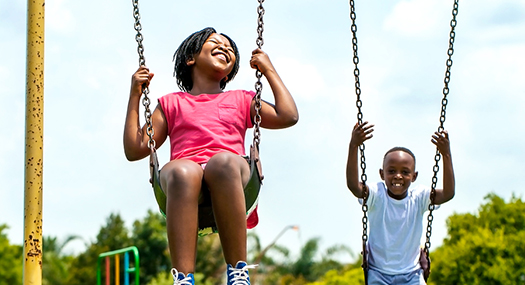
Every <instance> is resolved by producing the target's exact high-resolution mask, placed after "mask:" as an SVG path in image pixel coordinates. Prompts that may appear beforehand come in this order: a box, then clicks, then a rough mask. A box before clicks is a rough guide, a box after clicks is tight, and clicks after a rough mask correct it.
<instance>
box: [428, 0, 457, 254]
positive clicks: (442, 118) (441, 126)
mask: <svg viewBox="0 0 525 285" xmlns="http://www.w3.org/2000/svg"><path fill="white" fill-rule="evenodd" d="M458 2H459V0H454V8H453V9H452V20H451V21H450V38H449V41H448V50H447V55H448V59H447V61H446V65H447V69H446V71H445V79H444V83H445V86H444V87H443V99H442V100H441V116H440V117H439V127H438V132H442V131H443V130H444V123H445V119H446V117H445V116H446V113H447V103H448V99H447V96H448V94H449V88H448V84H449V83H450V70H451V68H452V55H453V54H454V40H455V38H456V32H455V28H456V25H457V20H456V16H457V15H458ZM440 159H441V154H440V153H439V150H436V155H435V156H434V161H435V165H434V167H433V171H434V175H433V177H432V187H431V189H430V205H428V211H429V213H428V216H427V222H428V223H427V232H426V242H425V249H424V250H425V252H426V253H427V255H428V253H429V250H430V236H431V235H432V221H433V220H434V216H433V215H432V212H433V211H434V209H435V205H434V199H435V197H436V186H437V181H438V178H437V175H438V172H439V161H440Z"/></svg>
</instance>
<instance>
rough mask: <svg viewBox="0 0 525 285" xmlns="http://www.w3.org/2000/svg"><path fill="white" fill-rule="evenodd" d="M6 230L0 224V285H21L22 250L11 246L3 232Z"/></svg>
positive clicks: (16, 246)
mask: <svg viewBox="0 0 525 285" xmlns="http://www.w3.org/2000/svg"><path fill="white" fill-rule="evenodd" d="M7 228H8V226H7V225H5V224H0V285H18V284H22V255H23V248H22V246H19V245H11V244H10V243H9V240H8V239H7V235H6V234H5V233H4V230H6V229H7Z"/></svg>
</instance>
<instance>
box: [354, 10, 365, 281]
mask: <svg viewBox="0 0 525 285" xmlns="http://www.w3.org/2000/svg"><path fill="white" fill-rule="evenodd" d="M350 19H352V26H351V30H352V47H353V51H354V55H353V61H354V66H355V67H354V78H355V94H356V96H357V100H356V106H357V121H358V123H359V124H360V125H361V124H362V123H363V112H362V111H361V107H362V106H363V102H362V101H361V83H360V81H359V68H358V67H357V64H358V63H359V56H358V55H357V25H356V23H355V19H356V14H355V7H354V1H353V0H350ZM359 152H360V157H361V163H360V165H361V184H362V186H363V205H362V206H361V209H362V210H363V219H362V222H363V235H362V240H363V251H362V253H361V254H362V255H363V264H362V265H361V266H362V267H363V269H364V270H365V272H366V270H367V269H368V259H367V249H366V243H367V241H368V216H367V212H368V205H367V204H366V202H367V200H368V187H367V186H366V178H367V177H366V173H365V170H366V159H365V144H364V143H362V144H361V145H360V146H359ZM365 279H366V273H365ZM365 282H366V280H365Z"/></svg>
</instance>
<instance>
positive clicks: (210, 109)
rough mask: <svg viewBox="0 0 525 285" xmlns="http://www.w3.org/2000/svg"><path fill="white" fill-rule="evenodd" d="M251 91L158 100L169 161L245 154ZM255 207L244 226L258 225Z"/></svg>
mask: <svg viewBox="0 0 525 285" xmlns="http://www.w3.org/2000/svg"><path fill="white" fill-rule="evenodd" d="M254 96H255V93H254V92H253V91H245V90H232V91H226V92H224V93H219V94H200V95H197V96H194V95H191V94H189V93H186V92H175V93H170V94H167V95H164V96H162V97H161V98H159V103H160V105H161V107H162V111H163V112H164V116H165V117H166V121H167V124H168V136H169V137H170V145H171V160H174V159H189V160H192V161H194V162H196V163H198V164H203V163H207V162H208V160H209V159H210V158H211V157H212V156H214V155H215V154H217V153H220V152H225V151H229V152H232V153H235V154H238V155H245V149H244V137H245V135H246V129H248V128H251V127H253V122H252V118H251V115H250V106H251V102H252V99H253V97H254ZM258 220H259V219H258V215H257V208H256V209H255V210H254V211H253V212H252V213H251V214H250V215H249V216H248V219H247V221H246V222H247V227H248V228H253V227H255V226H256V225H257V223H258Z"/></svg>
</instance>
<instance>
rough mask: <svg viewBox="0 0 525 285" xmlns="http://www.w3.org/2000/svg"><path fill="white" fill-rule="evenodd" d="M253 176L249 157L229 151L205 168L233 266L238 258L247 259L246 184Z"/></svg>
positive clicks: (225, 250)
mask: <svg viewBox="0 0 525 285" xmlns="http://www.w3.org/2000/svg"><path fill="white" fill-rule="evenodd" d="M249 178H250V167H249V165H248V163H247V162H246V160H245V159H244V158H242V157H241V156H239V155H236V154H233V153H228V152H223V153H219V154H216V155H214V156H213V157H212V158H211V159H210V160H209V161H208V164H207V165H206V169H205V171H204V180H205V181H206V184H207V186H208V188H209V189H210V195H211V201H212V205H213V213H214V215H215V221H216V223H217V228H218V230H219V237H220V239H221V244H222V249H223V252H224V259H225V261H226V263H227V264H231V265H233V266H235V264H236V263H237V261H240V260H242V261H246V205H245V201H244V185H246V183H248V180H249Z"/></svg>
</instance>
